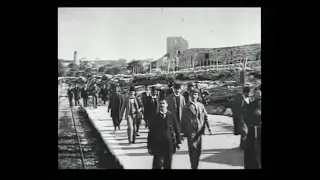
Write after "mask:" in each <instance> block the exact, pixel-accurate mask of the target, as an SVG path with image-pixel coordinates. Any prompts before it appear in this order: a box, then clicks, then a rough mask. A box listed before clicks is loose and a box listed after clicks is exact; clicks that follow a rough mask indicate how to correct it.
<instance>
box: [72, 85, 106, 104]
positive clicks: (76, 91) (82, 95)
mask: <svg viewBox="0 0 320 180" xmlns="http://www.w3.org/2000/svg"><path fill="white" fill-rule="evenodd" d="M67 96H68V99H69V105H70V107H73V101H74V105H75V106H79V105H80V99H82V101H83V104H82V105H83V107H88V99H89V96H91V97H92V101H93V103H92V104H93V107H94V108H97V106H98V100H99V99H101V100H102V101H103V104H106V101H107V100H108V96H109V90H108V89H107V86H106V84H103V85H102V88H99V86H98V85H97V83H94V84H93V85H92V87H91V88H90V89H89V88H88V85H87V84H84V85H83V87H82V88H80V87H79V84H77V83H75V84H74V86H73V85H71V84H69V88H68V91H67Z"/></svg>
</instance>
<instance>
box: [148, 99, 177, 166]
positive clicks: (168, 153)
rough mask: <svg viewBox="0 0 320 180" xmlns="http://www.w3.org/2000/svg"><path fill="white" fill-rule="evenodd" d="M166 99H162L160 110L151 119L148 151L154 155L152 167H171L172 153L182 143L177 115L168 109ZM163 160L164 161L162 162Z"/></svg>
mask: <svg viewBox="0 0 320 180" xmlns="http://www.w3.org/2000/svg"><path fill="white" fill-rule="evenodd" d="M167 106H168V104H167V102H166V100H161V101H160V110H159V112H158V113H156V114H155V116H154V119H153V120H152V121H150V127H149V133H148V144H147V147H148V152H149V153H150V154H151V155H153V163H152V169H162V168H163V169H171V165H172V155H173V154H174V153H175V152H176V148H178V149H180V147H179V144H181V137H180V130H179V126H180V125H179V123H178V121H177V118H176V115H175V114H173V113H172V112H170V111H168V110H167ZM162 161H163V163H162Z"/></svg>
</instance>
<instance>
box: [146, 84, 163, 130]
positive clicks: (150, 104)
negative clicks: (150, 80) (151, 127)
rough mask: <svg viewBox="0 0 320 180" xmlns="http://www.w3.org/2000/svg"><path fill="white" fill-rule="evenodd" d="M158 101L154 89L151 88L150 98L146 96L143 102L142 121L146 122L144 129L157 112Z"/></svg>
mask: <svg viewBox="0 0 320 180" xmlns="http://www.w3.org/2000/svg"><path fill="white" fill-rule="evenodd" d="M159 107H160V101H159V97H158V96H157V89H156V87H154V86H153V87H151V96H147V97H146V100H145V107H144V112H145V116H144V120H145V122H146V127H148V124H149V121H151V120H153V119H154V117H155V115H156V114H157V113H158V112H159Z"/></svg>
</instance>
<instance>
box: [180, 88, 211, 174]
mask: <svg viewBox="0 0 320 180" xmlns="http://www.w3.org/2000/svg"><path fill="white" fill-rule="evenodd" d="M199 93H200V92H199V90H198V89H194V90H193V91H191V101H189V102H188V103H187V104H186V106H184V107H183V110H182V119H181V120H182V123H183V124H184V125H183V126H182V127H184V130H183V132H184V135H185V136H186V137H187V139H188V149H189V157H190V162H191V169H198V165H199V159H200V156H201V150H202V137H201V136H202V134H203V131H204V129H205V123H206V121H208V115H207V111H206V109H205V107H204V105H203V104H202V103H200V102H198V97H199Z"/></svg>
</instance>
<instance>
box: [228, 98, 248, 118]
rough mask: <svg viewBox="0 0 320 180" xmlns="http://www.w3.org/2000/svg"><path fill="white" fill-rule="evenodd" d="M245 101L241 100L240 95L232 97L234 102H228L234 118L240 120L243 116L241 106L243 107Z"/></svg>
mask: <svg viewBox="0 0 320 180" xmlns="http://www.w3.org/2000/svg"><path fill="white" fill-rule="evenodd" d="M245 103H246V102H245V100H244V98H243V95H242V94H237V95H236V96H235V97H234V100H232V101H231V102H230V106H231V110H232V114H233V115H234V116H236V117H237V118H240V119H242V116H243V112H244V111H243V106H244V105H245Z"/></svg>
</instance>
